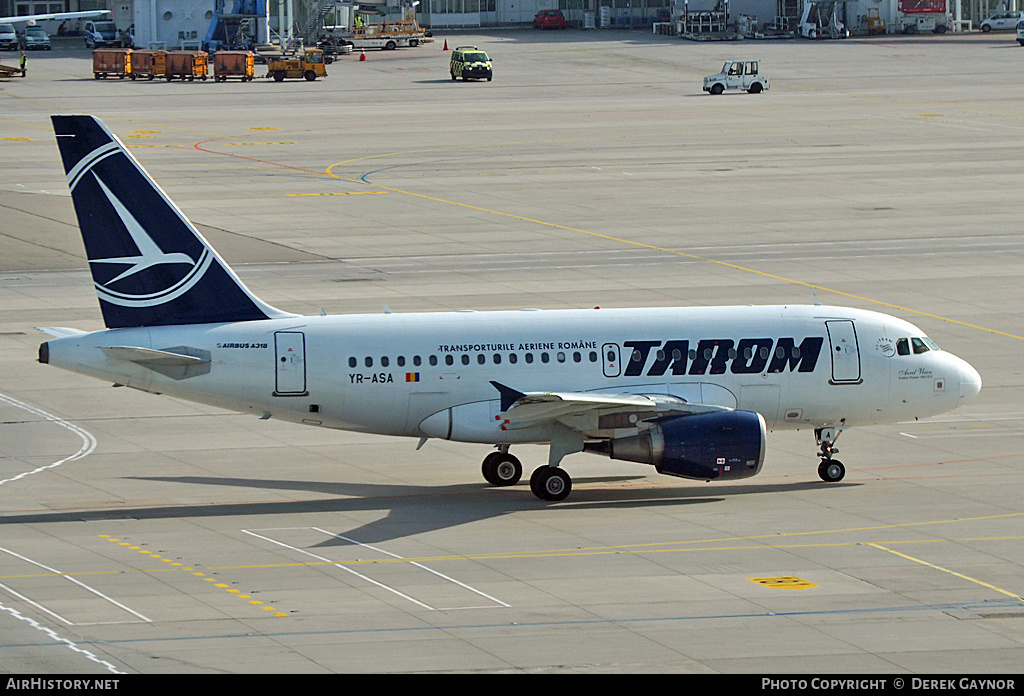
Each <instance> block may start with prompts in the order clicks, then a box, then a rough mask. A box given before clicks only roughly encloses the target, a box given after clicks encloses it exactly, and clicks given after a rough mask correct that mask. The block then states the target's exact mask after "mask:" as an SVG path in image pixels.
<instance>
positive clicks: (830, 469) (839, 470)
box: [814, 419, 846, 483]
mask: <svg viewBox="0 0 1024 696" xmlns="http://www.w3.org/2000/svg"><path fill="white" fill-rule="evenodd" d="M842 422H843V423H845V422H846V421H845V419H844V420H843V421H842ZM841 432H843V429H842V427H839V428H817V429H816V430H815V431H814V439H815V440H816V441H817V443H818V446H819V448H820V449H821V463H820V464H818V476H819V477H820V478H821V480H822V481H825V482H827V483H835V482H837V481H842V480H843V477H844V476H846V467H845V466H843V463H842V462H841V461H839V460H838V459H833V458H832V455H833V454H836V453H837V452H839V450H838V449H836V447H835V442H836V440H837V439H838V438H839V434H840V433H841Z"/></svg>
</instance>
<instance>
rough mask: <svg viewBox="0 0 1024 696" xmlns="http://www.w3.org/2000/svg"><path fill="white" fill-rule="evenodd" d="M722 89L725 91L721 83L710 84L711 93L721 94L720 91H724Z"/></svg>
mask: <svg viewBox="0 0 1024 696" xmlns="http://www.w3.org/2000/svg"><path fill="white" fill-rule="evenodd" d="M724 91H725V87H723V86H722V85H720V84H717V85H711V93H712V94H721V93H722V92H724Z"/></svg>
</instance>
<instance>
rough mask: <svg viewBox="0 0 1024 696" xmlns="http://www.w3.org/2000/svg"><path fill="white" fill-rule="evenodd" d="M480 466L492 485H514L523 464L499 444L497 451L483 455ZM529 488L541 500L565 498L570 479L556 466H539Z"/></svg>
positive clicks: (519, 477)
mask: <svg viewBox="0 0 1024 696" xmlns="http://www.w3.org/2000/svg"><path fill="white" fill-rule="evenodd" d="M481 468H482V470H483V474H484V478H485V479H487V483H489V484H491V485H492V486H514V485H516V484H517V483H519V479H521V478H522V476H523V464H522V462H520V461H519V459H518V457H515V456H513V455H511V454H509V452H508V445H499V447H498V451H497V452H491V453H490V454H488V455H487V456H486V457H484V461H483V465H482V467H481ZM530 490H531V491H533V494H534V495H535V496H537V497H538V498H540V499H541V500H548V501H552V502H557V501H559V500H565V499H566V497H568V495H569V493H570V491H572V479H571V478H570V477H569V474H567V473H566V472H565V471H563V470H562V469H559V468H558V467H557V466H550V465H549V466H541V467H538V468H537V469H536V470H535V471H534V472H533V474H532V475H531V476H530Z"/></svg>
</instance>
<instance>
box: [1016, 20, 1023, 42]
mask: <svg viewBox="0 0 1024 696" xmlns="http://www.w3.org/2000/svg"><path fill="white" fill-rule="evenodd" d="M1017 43H1019V44H1020V45H1021V46H1024V22H1017Z"/></svg>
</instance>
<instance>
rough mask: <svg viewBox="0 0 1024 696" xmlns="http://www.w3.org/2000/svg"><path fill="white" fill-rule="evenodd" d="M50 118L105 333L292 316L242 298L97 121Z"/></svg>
mask: <svg viewBox="0 0 1024 696" xmlns="http://www.w3.org/2000/svg"><path fill="white" fill-rule="evenodd" d="M51 118H52V120H53V130H54V133H55V134H56V136H57V145H58V146H59V147H60V154H61V158H62V159H63V161H64V171H65V172H66V173H67V179H68V187H69V188H70V189H71V198H72V200H73V201H74V205H75V213H76V214H77V216H78V225H79V227H80V228H81V231H82V240H83V241H84V242H85V252H86V256H87V257H88V259H89V268H90V270H91V271H92V279H93V283H94V284H95V286H96V293H97V294H98V295H99V301H100V309H101V310H102V312H103V320H104V322H105V323H106V325H107V327H108V328H112V329H113V328H123V327H129V326H163V325H173V324H206V323H212V322H231V321H253V320H258V319H271V318H279V317H288V316H294V315H291V314H288V313H286V312H282V311H280V310H278V309H275V308H273V307H271V306H269V305H267V304H265V303H263V302H262V301H261V300H260V299H259V298H257V297H256V296H254V295H253V294H252V293H251V292H249V290H248V288H246V287H245V285H243V284H242V281H241V280H239V279H238V277H237V276H236V275H235V274H234V272H233V271H232V270H231V268H230V267H229V266H228V265H227V264H226V263H225V262H224V260H223V259H221V257H220V256H219V255H218V254H217V252H216V251H214V249H213V247H211V246H210V245H209V243H208V242H207V241H206V240H205V239H203V236H202V235H201V234H199V232H198V231H197V230H196V228H195V227H193V226H192V223H191V222H189V221H188V218H186V217H185V215H184V214H183V213H182V212H181V211H180V210H179V209H178V207H177V206H176V205H174V203H172V202H171V200H170V198H168V197H167V195H166V194H165V193H164V192H163V191H162V190H161V189H160V187H159V186H157V185H156V183H155V182H154V181H153V179H152V178H151V177H150V176H149V174H148V173H147V172H146V170H144V169H143V168H142V166H141V165H140V164H139V163H138V162H137V161H136V160H135V158H134V157H132V155H131V154H130V153H129V152H128V150H127V149H125V147H124V145H123V144H122V143H121V141H120V140H118V139H117V137H116V136H115V135H113V134H112V133H111V132H110V131H108V130H107V128H106V127H105V126H104V125H103V124H102V123H101V122H100V121H99V119H97V118H95V117H93V116H53V117H51Z"/></svg>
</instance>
